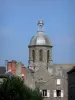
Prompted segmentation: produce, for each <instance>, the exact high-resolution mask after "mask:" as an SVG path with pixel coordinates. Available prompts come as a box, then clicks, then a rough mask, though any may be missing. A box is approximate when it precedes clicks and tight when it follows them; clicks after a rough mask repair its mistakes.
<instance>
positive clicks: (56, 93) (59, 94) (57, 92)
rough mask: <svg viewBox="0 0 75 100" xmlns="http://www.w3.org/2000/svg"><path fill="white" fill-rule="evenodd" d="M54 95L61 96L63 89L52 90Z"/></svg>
mask: <svg viewBox="0 0 75 100" xmlns="http://www.w3.org/2000/svg"><path fill="white" fill-rule="evenodd" d="M54 97H63V90H54Z"/></svg>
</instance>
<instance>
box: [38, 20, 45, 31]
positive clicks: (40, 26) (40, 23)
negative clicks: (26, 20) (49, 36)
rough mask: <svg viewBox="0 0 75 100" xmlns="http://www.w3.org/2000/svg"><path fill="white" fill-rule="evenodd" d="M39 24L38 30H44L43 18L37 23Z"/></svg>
mask: <svg viewBox="0 0 75 100" xmlns="http://www.w3.org/2000/svg"><path fill="white" fill-rule="evenodd" d="M37 25H38V30H39V31H42V27H43V25H44V23H43V21H42V20H39V21H38V23H37Z"/></svg>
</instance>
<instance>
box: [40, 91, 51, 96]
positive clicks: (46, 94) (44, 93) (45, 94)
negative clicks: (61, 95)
mask: <svg viewBox="0 0 75 100" xmlns="http://www.w3.org/2000/svg"><path fill="white" fill-rule="evenodd" d="M40 92H42V96H43V97H50V90H40Z"/></svg>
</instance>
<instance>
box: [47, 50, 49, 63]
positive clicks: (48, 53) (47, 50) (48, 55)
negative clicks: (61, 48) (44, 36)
mask: <svg viewBox="0 0 75 100" xmlns="http://www.w3.org/2000/svg"><path fill="white" fill-rule="evenodd" d="M47 62H49V50H47Z"/></svg>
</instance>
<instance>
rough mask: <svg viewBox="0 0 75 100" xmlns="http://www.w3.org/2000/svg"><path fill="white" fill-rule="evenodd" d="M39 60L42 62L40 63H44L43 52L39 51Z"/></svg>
mask: <svg viewBox="0 0 75 100" xmlns="http://www.w3.org/2000/svg"><path fill="white" fill-rule="evenodd" d="M39 60H40V61H42V60H43V54H42V50H39Z"/></svg>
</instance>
